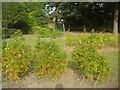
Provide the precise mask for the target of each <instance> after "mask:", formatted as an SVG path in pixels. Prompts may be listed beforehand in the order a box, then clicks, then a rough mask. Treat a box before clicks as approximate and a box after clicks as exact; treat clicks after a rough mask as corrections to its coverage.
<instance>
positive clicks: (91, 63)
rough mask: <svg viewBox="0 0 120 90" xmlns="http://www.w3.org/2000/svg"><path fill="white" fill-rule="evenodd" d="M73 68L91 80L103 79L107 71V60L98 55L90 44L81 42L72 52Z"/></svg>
mask: <svg viewBox="0 0 120 90" xmlns="http://www.w3.org/2000/svg"><path fill="white" fill-rule="evenodd" d="M72 58H73V62H74V63H75V66H74V67H75V68H76V69H77V70H78V71H79V72H82V73H83V74H84V75H86V76H87V77H92V78H93V80H97V81H100V80H104V78H103V77H105V76H107V74H108V73H109V68H108V62H107V58H106V57H105V56H102V55H99V53H98V52H97V51H96V48H95V47H94V46H92V45H88V44H81V45H80V46H79V47H77V48H75V49H74V51H73V52H72Z"/></svg>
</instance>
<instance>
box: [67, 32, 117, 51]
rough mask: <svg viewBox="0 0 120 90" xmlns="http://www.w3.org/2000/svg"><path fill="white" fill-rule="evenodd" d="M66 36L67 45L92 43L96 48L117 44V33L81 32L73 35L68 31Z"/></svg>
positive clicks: (115, 45)
mask: <svg viewBox="0 0 120 90" xmlns="http://www.w3.org/2000/svg"><path fill="white" fill-rule="evenodd" d="M66 37H67V45H69V46H77V45H80V44H81V43H86V44H92V45H93V46H94V47H96V48H98V49H100V48H107V47H117V46H118V35H113V34H110V33H91V34H89V33H81V34H75V35H74V34H71V33H68V34H67V35H66Z"/></svg>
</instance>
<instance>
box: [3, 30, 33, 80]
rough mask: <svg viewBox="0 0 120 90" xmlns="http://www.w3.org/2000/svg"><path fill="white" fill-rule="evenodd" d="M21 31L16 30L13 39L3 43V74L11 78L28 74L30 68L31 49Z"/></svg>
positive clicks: (4, 76)
mask: <svg viewBox="0 0 120 90" xmlns="http://www.w3.org/2000/svg"><path fill="white" fill-rule="evenodd" d="M20 33H21V32H20V31H18V32H16V33H15V34H14V36H13V39H12V40H10V41H4V42H3V43H2V68H3V71H2V72H3V73H2V74H3V78H7V79H9V80H15V79H19V78H20V77H22V76H24V75H27V73H28V71H29V69H30V61H31V52H30V51H31V50H30V47H29V46H28V45H26V44H25V43H24V38H23V37H22V35H21V34H20Z"/></svg>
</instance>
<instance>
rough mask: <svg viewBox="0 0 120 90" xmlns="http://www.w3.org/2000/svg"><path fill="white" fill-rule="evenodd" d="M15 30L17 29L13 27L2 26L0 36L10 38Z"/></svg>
mask: <svg viewBox="0 0 120 90" xmlns="http://www.w3.org/2000/svg"><path fill="white" fill-rule="evenodd" d="M16 31H17V29H15V28H11V29H9V28H5V27H4V28H2V38H10V37H11V35H13V34H14V33H15V32H16Z"/></svg>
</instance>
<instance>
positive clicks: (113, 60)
mask: <svg viewBox="0 0 120 90" xmlns="http://www.w3.org/2000/svg"><path fill="white" fill-rule="evenodd" d="M101 53H103V54H106V56H107V57H108V61H109V65H110V67H111V72H110V76H112V77H115V78H117V77H118V56H119V55H120V51H103V52H101Z"/></svg>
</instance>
